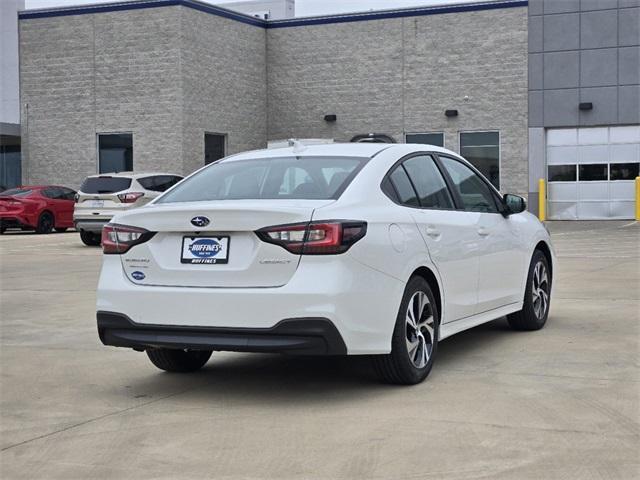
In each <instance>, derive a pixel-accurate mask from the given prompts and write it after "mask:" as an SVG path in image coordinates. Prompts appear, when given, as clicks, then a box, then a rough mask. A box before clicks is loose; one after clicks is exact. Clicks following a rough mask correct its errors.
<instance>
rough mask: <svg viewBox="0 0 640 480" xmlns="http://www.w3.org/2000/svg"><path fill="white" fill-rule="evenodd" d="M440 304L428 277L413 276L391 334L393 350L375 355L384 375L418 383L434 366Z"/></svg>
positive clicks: (390, 380)
mask: <svg viewBox="0 0 640 480" xmlns="http://www.w3.org/2000/svg"><path fill="white" fill-rule="evenodd" d="M438 318H439V317H438V307H437V305H436V302H435V298H434V296H433V293H432V292H431V288H430V287H429V284H428V283H427V281H426V280H425V279H424V278H422V277H414V278H412V279H411V280H410V281H409V283H408V284H407V287H406V289H405V292H404V296H403V297H402V302H400V310H399V311H398V316H397V318H396V325H395V328H394V330H393V336H392V338H391V353H389V354H387V355H376V356H374V357H373V362H374V367H375V369H376V371H377V373H378V376H379V377H380V379H381V380H382V381H384V382H387V383H396V384H401V385H414V384H416V383H420V382H422V381H423V380H424V379H425V378H427V375H429V372H430V371H431V367H432V366H433V361H434V359H435V356H436V352H437V350H438V330H439V327H438Z"/></svg>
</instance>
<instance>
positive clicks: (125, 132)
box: [96, 131, 136, 175]
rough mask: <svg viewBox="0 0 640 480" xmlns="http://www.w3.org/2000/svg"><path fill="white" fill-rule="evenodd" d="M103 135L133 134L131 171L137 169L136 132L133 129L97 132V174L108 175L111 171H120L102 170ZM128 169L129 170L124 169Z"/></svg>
mask: <svg viewBox="0 0 640 480" xmlns="http://www.w3.org/2000/svg"><path fill="white" fill-rule="evenodd" d="M101 135H131V171H132V172H134V171H135V163H136V162H135V160H136V159H135V156H134V155H135V148H134V146H135V134H134V133H133V131H119V132H118V131H116V132H96V174H97V175H107V174H109V173H120V172H103V173H101V172H100V136H101ZM124 171H128V170H123V172H124Z"/></svg>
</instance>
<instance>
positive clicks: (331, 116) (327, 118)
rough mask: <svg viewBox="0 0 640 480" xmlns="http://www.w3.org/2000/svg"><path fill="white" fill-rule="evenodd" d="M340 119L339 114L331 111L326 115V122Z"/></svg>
mask: <svg viewBox="0 0 640 480" xmlns="http://www.w3.org/2000/svg"><path fill="white" fill-rule="evenodd" d="M337 119H338V116H337V115H336V114H335V113H331V114H329V115H325V116H324V121H325V122H335V121H336V120H337Z"/></svg>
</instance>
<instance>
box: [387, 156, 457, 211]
mask: <svg viewBox="0 0 640 480" xmlns="http://www.w3.org/2000/svg"><path fill="white" fill-rule="evenodd" d="M424 156H430V157H431V158H432V159H433V163H434V165H435V167H436V169H437V170H438V171H439V172H440V175H442V179H443V180H444V184H445V186H446V188H447V190H448V191H449V196H450V197H451V200H452V202H453V207H452V208H441V207H423V206H422V204H420V196H419V194H418V190H417V189H416V186H415V185H414V184H413V180H412V179H411V175H409V172H407V169H406V168H405V167H404V165H403V163H404V162H405V161H407V160H410V159H412V158H414V157H424ZM399 167H401V168H402V169H403V170H404V173H405V174H406V175H407V178H408V179H409V183H410V184H411V188H413V193H415V195H416V198H417V199H418V203H419V205H418V206H414V205H408V204H405V203H402V202H401V201H400V195H399V194H398V191H397V190H396V187H395V185H394V184H393V182H392V181H391V174H392V173H393V172H394V171H395V170H396V168H399ZM385 183H387V184H388V185H389V186H390V187H391V188H392V189H393V192H394V194H395V198H391V196H389V195H388V194H387V192H386V191H385V187H384V184H385ZM451 186H452V184H451V183H450V179H449V178H448V176H447V175H446V174H445V173H444V172H443V171H442V164H441V163H440V161H439V160H438V154H437V153H436V152H431V151H423V152H412V153H409V154H408V155H405V156H404V157H402V158H400V159H399V160H397V161H396V162H395V163H394V164H393V165H392V166H391V167H389V169H388V170H387V173H385V175H384V177H382V181H381V182H380V185H379V187H380V190H381V191H382V193H383V194H384V196H385V197H387V198H388V199H389V200H391V201H392V202H393V203H395V204H396V205H399V206H401V207H405V208H413V209H416V210H440V211H445V212H455V211H458V210H460V208H459V205H458V198H457V197H456V195H454V192H452V190H451Z"/></svg>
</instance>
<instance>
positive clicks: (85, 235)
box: [80, 230, 101, 247]
mask: <svg viewBox="0 0 640 480" xmlns="http://www.w3.org/2000/svg"><path fill="white" fill-rule="evenodd" d="M80 240H82V243H84V244H85V245H87V246H88V247H97V246H99V245H100V240H101V238H100V234H99V233H94V232H87V231H86V230H80Z"/></svg>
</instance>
